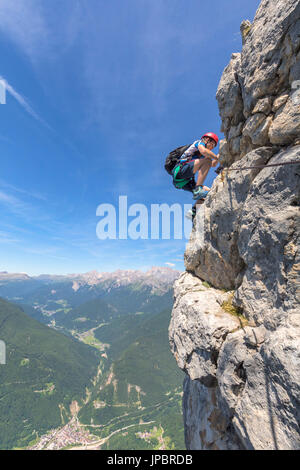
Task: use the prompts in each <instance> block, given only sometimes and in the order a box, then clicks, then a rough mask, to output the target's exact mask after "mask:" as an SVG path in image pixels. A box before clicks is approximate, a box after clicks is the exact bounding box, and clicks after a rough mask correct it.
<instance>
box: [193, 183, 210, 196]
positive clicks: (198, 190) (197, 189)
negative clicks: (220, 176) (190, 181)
mask: <svg viewBox="0 0 300 470" xmlns="http://www.w3.org/2000/svg"><path fill="white" fill-rule="evenodd" d="M207 195H208V191H205V189H203V186H196V187H195V189H194V190H193V199H204V198H205V197H206V196H207Z"/></svg>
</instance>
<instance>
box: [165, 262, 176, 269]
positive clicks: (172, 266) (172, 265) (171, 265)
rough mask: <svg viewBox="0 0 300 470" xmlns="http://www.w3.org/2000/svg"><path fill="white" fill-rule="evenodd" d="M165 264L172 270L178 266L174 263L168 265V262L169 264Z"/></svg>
mask: <svg viewBox="0 0 300 470" xmlns="http://www.w3.org/2000/svg"><path fill="white" fill-rule="evenodd" d="M165 264H166V265H167V266H170V268H174V266H176V264H174V263H168V262H167V263H165Z"/></svg>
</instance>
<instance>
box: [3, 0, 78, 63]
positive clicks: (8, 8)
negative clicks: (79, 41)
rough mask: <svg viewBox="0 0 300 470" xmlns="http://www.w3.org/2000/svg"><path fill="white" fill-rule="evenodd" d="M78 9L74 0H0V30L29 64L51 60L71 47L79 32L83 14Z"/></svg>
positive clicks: (76, 1) (76, 0)
mask: <svg viewBox="0 0 300 470" xmlns="http://www.w3.org/2000/svg"><path fill="white" fill-rule="evenodd" d="M79 6H80V2H79V1H78V0H72V1H71V2H61V1H60V0H51V1H50V2H45V1H43V0H13V1H12V0H1V1H0V30H2V31H3V32H4V33H5V34H7V35H8V36H9V37H10V39H11V40H12V41H13V42H14V43H15V44H17V45H18V46H19V47H20V48H21V50H22V51H23V53H25V54H26V55H27V56H28V57H29V58H30V60H31V61H32V63H33V64H35V65H36V64H37V62H38V61H39V60H41V59H47V60H53V58H55V56H57V55H60V54H63V53H64V52H65V51H66V50H67V49H68V48H69V47H70V46H71V45H72V44H73V42H74V40H75V38H76V37H77V35H78V33H79V29H80V24H81V20H82V13H83V11H82V8H83V7H81V8H79ZM54 12H55V13H56V14H55V16H53V13H54Z"/></svg>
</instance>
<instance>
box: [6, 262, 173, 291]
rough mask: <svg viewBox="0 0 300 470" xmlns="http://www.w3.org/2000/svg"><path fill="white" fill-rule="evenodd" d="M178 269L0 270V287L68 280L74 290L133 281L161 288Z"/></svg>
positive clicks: (122, 284) (171, 279) (170, 282)
mask: <svg viewBox="0 0 300 470" xmlns="http://www.w3.org/2000/svg"><path fill="white" fill-rule="evenodd" d="M179 274H180V271H177V270H174V269H171V268H168V267H158V266H154V267H152V268H151V269H149V270H148V271H146V272H143V271H139V270H133V269H128V270H121V269H118V270H117V271H114V272H102V273H99V272H98V271H89V272H87V273H82V274H66V275H56V274H41V275H39V276H29V275H28V274H26V273H8V272H7V271H2V272H0V287H2V286H5V284H6V283H7V282H12V281H15V282H26V281H28V282H40V283H41V284H44V283H59V282H70V281H72V282H73V283H74V287H73V288H74V290H76V289H78V288H80V287H81V286H84V285H89V286H95V285H99V284H103V283H113V284H114V285H115V286H118V287H120V286H124V285H128V284H133V283H143V284H146V285H148V286H152V287H156V288H163V287H164V286H165V285H170V284H172V283H173V282H174V281H175V279H177V278H178V276H179Z"/></svg>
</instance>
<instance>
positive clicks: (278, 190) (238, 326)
mask: <svg viewBox="0 0 300 470" xmlns="http://www.w3.org/2000/svg"><path fill="white" fill-rule="evenodd" d="M241 33H242V42H243V47H242V52H241V53H237V54H233V55H232V58H231V61H230V63H229V64H228V66H227V67H226V68H225V70H224V72H223V75H222V77H221V80H220V84H219V87H218V90H217V100H218V104H219V110H220V116H221V119H222V131H223V132H224V134H225V137H226V139H225V140H223V141H222V142H221V145H220V153H221V159H222V163H223V165H224V166H225V167H226V168H228V169H229V170H230V171H225V172H223V174H222V175H219V176H218V177H217V178H216V180H215V181H214V184H213V187H212V189H211V191H210V193H209V195H208V197H207V199H206V202H205V204H204V205H203V206H202V209H201V212H200V211H199V212H198V214H197V217H196V221H195V222H196V223H195V225H194V228H193V231H192V234H191V238H190V241H189V243H188V246H187V249H186V252H185V265H186V272H185V273H184V274H182V276H181V277H180V278H179V279H178V280H177V281H176V282H175V303H174V308H173V312H172V319H171V323H170V329H169V335H170V344H171V349H172V352H173V354H174V356H175V358H176V360H177V362H178V365H179V367H180V368H181V369H182V370H184V371H185V372H186V379H185V382H184V398H183V411H184V421H185V439H186V446H187V448H188V449H299V448H300V439H299V428H298V423H299V398H300V387H299V364H300V361H299V344H300V340H299V337H300V305H299V304H300V245H299V231H300V230H299V229H300V141H299V139H300V88H299V85H300V81H299V80H300V60H299V59H300V1H299V0H297V1H295V0H284V1H283V0H263V1H262V2H261V5H260V7H259V9H258V10H257V13H256V16H255V18H254V21H253V23H252V24H251V23H250V22H249V21H244V22H243V23H242V25H241ZM298 160H299V165H298V164H296V165H295V164H294V165H280V166H267V167H264V165H273V164H277V163H284V162H290V161H298ZM245 167H247V168H248V167H255V168H251V169H246V170H242V171H234V170H235V169H239V168H245ZM203 222H204V223H203Z"/></svg>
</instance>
